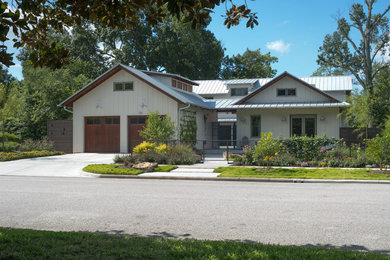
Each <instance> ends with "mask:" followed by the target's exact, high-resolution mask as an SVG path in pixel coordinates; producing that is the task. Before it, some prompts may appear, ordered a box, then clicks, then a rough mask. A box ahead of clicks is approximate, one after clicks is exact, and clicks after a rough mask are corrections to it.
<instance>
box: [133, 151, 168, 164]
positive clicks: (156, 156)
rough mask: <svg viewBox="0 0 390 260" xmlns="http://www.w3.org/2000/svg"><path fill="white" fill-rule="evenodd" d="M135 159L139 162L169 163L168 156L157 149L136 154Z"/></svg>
mask: <svg viewBox="0 0 390 260" xmlns="http://www.w3.org/2000/svg"><path fill="white" fill-rule="evenodd" d="M134 159H135V161H139V162H156V163H167V156H166V155H163V154H160V153H158V152H157V151H153V150H151V151H147V152H145V153H136V154H134Z"/></svg>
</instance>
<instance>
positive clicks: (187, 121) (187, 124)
mask: <svg viewBox="0 0 390 260" xmlns="http://www.w3.org/2000/svg"><path fill="white" fill-rule="evenodd" d="M196 133H197V125H196V112H195V111H192V110H184V111H182V115H181V117H180V132H179V134H180V142H181V143H186V144H191V145H195V144H196Z"/></svg>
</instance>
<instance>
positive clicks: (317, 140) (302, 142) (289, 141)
mask: <svg viewBox="0 0 390 260" xmlns="http://www.w3.org/2000/svg"><path fill="white" fill-rule="evenodd" d="M340 141H341V140H340V139H336V138H327V137H325V136H322V137H319V136H315V137H308V136H292V137H290V138H285V139H283V140H282V147H283V149H284V150H285V151H286V152H287V153H289V154H291V155H293V156H294V157H295V158H297V160H301V161H311V160H313V159H317V158H318V157H320V155H321V152H322V151H323V150H322V151H321V147H326V146H332V145H335V144H337V143H340Z"/></svg>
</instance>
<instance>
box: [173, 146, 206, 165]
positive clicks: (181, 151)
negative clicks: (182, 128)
mask: <svg viewBox="0 0 390 260" xmlns="http://www.w3.org/2000/svg"><path fill="white" fill-rule="evenodd" d="M167 160H168V161H167V163H168V164H175V165H176V164H195V163H198V162H200V160H201V156H200V155H198V154H196V152H195V151H194V150H193V149H192V147H191V146H188V145H180V144H179V145H172V146H170V149H169V151H168V158H167Z"/></svg>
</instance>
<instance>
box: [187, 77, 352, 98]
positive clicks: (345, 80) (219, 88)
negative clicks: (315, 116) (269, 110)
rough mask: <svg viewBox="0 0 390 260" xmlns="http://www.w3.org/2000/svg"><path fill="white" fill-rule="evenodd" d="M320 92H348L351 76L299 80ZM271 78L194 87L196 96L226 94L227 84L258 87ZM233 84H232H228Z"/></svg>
mask: <svg viewBox="0 0 390 260" xmlns="http://www.w3.org/2000/svg"><path fill="white" fill-rule="evenodd" d="M299 79H301V80H303V81H305V82H307V83H309V84H311V85H313V86H315V87H316V88H318V89H320V90H322V91H350V90H352V77H351V76H328V77H303V78H299ZM271 80H272V78H259V79H234V80H197V81H195V82H197V83H198V84H199V86H196V87H194V92H195V93H197V94H227V93H229V91H228V89H227V85H228V84H254V83H256V81H258V82H259V85H260V86H263V85H265V84H267V83H268V82H269V81H271ZM230 82H233V83H230Z"/></svg>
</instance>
